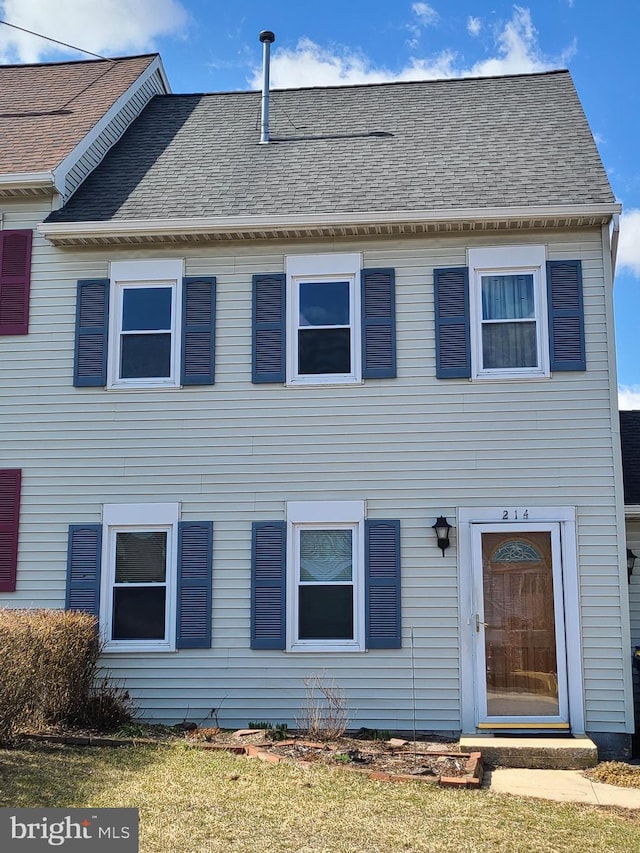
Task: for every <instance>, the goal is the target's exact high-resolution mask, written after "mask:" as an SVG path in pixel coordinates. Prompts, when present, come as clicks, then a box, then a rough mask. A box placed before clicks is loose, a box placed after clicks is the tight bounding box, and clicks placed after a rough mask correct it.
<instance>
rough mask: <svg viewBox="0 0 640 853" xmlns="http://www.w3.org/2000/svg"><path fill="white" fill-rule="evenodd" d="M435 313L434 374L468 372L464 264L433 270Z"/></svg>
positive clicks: (453, 376)
mask: <svg viewBox="0 0 640 853" xmlns="http://www.w3.org/2000/svg"><path fill="white" fill-rule="evenodd" d="M433 280H434V285H435V313H436V376H437V377H438V379H459V378H467V379H468V378H469V377H470V376H471V340H470V320H469V270H468V269H467V267H456V268H450V269H437V270H434V271H433Z"/></svg>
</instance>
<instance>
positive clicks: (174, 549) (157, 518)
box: [100, 503, 180, 652]
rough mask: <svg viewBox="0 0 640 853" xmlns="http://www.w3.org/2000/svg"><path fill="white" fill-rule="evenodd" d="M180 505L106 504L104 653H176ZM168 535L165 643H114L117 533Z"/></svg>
mask: <svg viewBox="0 0 640 853" xmlns="http://www.w3.org/2000/svg"><path fill="white" fill-rule="evenodd" d="M179 518H180V504H177V503H150V504H105V505H104V507H103V511H102V523H103V527H104V535H103V537H102V567H103V568H102V572H101V577H100V629H101V632H102V636H103V639H104V651H105V652H157V651H175V648H176V616H177V614H176V607H177V595H176V590H177V574H178V521H179ZM139 532H144V533H152V532H153V533H155V532H166V533H167V557H166V560H167V562H166V574H165V589H166V598H165V635H164V638H163V639H161V640H160V639H158V640H150V639H141V640H133V639H128V640H114V639H112V638H111V632H112V628H113V590H114V588H115V567H116V539H117V534H118V533H139Z"/></svg>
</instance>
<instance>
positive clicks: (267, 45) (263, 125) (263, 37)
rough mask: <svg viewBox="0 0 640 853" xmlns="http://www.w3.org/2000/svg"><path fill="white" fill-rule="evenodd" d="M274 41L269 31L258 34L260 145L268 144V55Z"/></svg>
mask: <svg viewBox="0 0 640 853" xmlns="http://www.w3.org/2000/svg"><path fill="white" fill-rule="evenodd" d="M275 40H276V37H275V35H274V34H273V33H272V32H271V30H263V31H262V32H261V33H260V41H261V42H262V109H261V115H260V144H262V143H265V142H269V55H270V51H271V45H272V44H273V42H274V41H275Z"/></svg>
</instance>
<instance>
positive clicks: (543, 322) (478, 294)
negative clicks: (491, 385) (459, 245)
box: [468, 246, 551, 381]
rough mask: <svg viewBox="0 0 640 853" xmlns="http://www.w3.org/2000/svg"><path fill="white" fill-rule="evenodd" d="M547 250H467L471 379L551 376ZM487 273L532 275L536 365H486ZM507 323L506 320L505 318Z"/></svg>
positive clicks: (526, 248) (537, 247)
mask: <svg viewBox="0 0 640 853" xmlns="http://www.w3.org/2000/svg"><path fill="white" fill-rule="evenodd" d="M546 260H547V258H546V249H545V247H544V246H507V247H483V248H473V249H468V266H469V308H470V319H471V322H470V327H471V328H470V331H471V378H472V379H476V380H482V381H491V380H504V379H514V380H521V379H543V378H548V377H549V376H550V375H551V370H550V364H549V323H548V308H547V276H546ZM487 275H496V276H507V275H532V276H533V296H534V317H533V318H532V319H531V320H530V321H529V322H535V324H536V352H537V356H538V365H537V366H536V367H511V368H504V367H500V368H485V367H483V347H482V326H483V320H482V278H483V276H487ZM504 322H505V323H507V322H509V321H508V320H505V321H504Z"/></svg>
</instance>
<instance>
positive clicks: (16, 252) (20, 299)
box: [0, 231, 33, 335]
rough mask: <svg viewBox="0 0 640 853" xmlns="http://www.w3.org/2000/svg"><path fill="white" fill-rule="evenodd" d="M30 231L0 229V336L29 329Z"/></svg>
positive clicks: (25, 332)
mask: <svg viewBox="0 0 640 853" xmlns="http://www.w3.org/2000/svg"><path fill="white" fill-rule="evenodd" d="M32 236H33V232H31V231H0V335H26V334H27V333H28V331H29V283H30V279H31V238H32Z"/></svg>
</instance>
